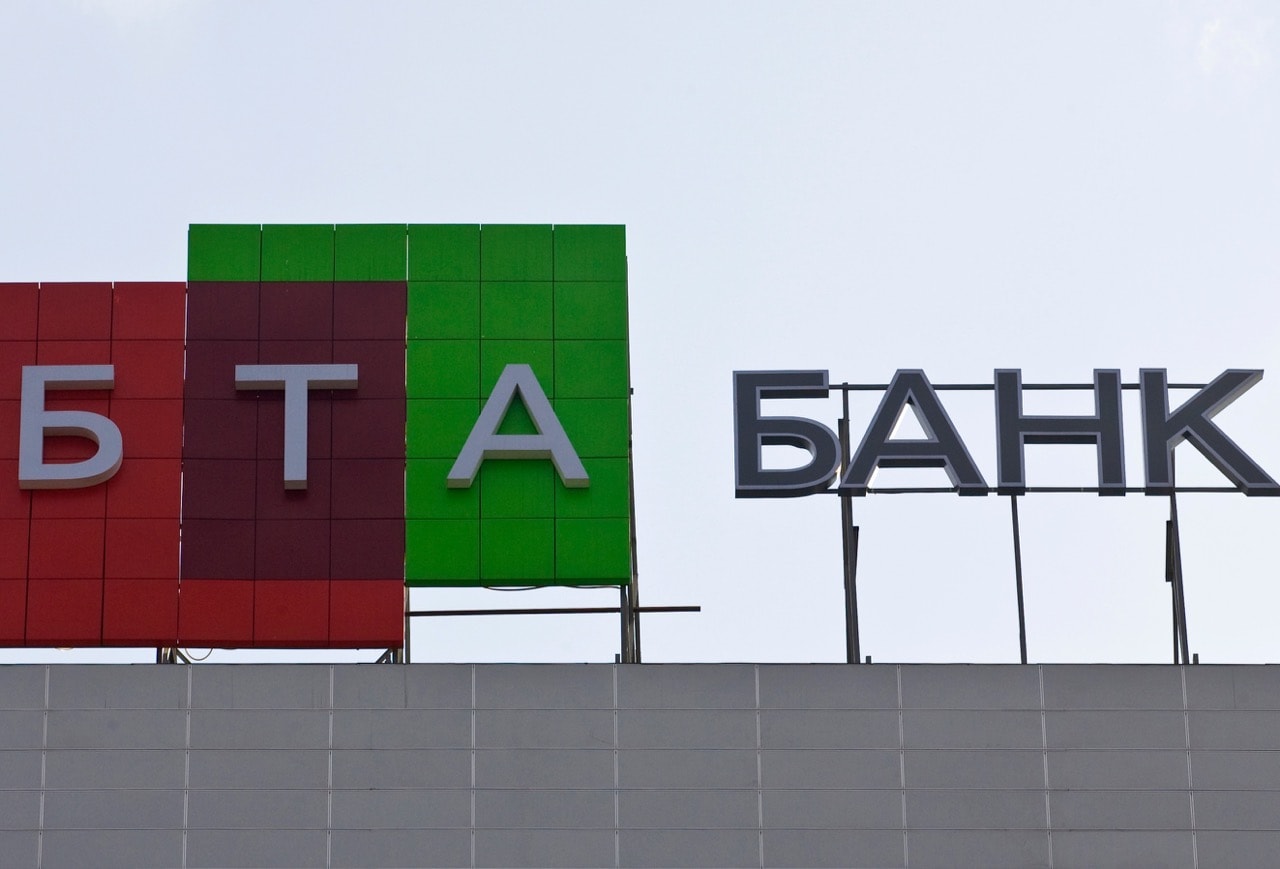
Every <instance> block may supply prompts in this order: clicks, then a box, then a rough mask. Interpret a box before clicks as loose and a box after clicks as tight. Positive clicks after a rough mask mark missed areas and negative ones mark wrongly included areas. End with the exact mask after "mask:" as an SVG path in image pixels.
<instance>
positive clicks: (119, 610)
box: [102, 577, 178, 646]
mask: <svg viewBox="0 0 1280 869" xmlns="http://www.w3.org/2000/svg"><path fill="white" fill-rule="evenodd" d="M102 643H103V645H105V646H176V645H178V580H177V578H176V577H175V578H173V579H107V580H104V582H103V593H102Z"/></svg>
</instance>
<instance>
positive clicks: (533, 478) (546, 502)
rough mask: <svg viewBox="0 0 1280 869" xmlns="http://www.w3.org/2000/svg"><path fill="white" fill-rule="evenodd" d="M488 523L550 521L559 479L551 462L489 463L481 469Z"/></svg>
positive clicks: (482, 507) (482, 508)
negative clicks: (490, 521)
mask: <svg viewBox="0 0 1280 869" xmlns="http://www.w3.org/2000/svg"><path fill="white" fill-rule="evenodd" d="M480 482H481V485H482V486H483V491H484V495H483V496H482V497H481V499H480V515H481V516H482V517H484V518H485V519H549V518H551V517H552V516H554V515H555V503H556V501H555V490H556V488H557V487H559V486H560V478H559V476H558V475H557V474H556V469H555V466H554V465H552V464H551V460H550V459H486V460H485V461H484V463H483V464H482V465H481V466H480Z"/></svg>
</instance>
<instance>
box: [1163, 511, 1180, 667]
mask: <svg viewBox="0 0 1280 869" xmlns="http://www.w3.org/2000/svg"><path fill="white" fill-rule="evenodd" d="M1164 581H1165V582H1167V583H1169V603H1170V610H1171V611H1172V613H1173V633H1172V634H1171V636H1172V637H1173V663H1175V664H1176V663H1178V635H1179V633H1180V631H1179V629H1178V587H1177V586H1176V585H1175V584H1174V582H1173V522H1172V521H1171V520H1169V519H1166V520H1164Z"/></svg>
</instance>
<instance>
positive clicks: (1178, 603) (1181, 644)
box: [1169, 482, 1191, 664]
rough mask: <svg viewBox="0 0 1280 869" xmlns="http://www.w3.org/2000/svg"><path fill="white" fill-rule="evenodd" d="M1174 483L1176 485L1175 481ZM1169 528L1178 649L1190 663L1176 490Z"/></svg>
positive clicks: (1170, 510)
mask: <svg viewBox="0 0 1280 869" xmlns="http://www.w3.org/2000/svg"><path fill="white" fill-rule="evenodd" d="M1174 485H1175V486H1176V485H1177V484H1176V482H1175V484H1174ZM1169 528H1170V535H1169V536H1170V538H1171V540H1172V543H1173V552H1172V556H1173V601H1174V604H1173V605H1174V609H1175V615H1176V616H1177V620H1178V650H1179V652H1181V654H1182V663H1184V664H1190V663H1191V653H1190V644H1189V643H1188V642H1187V592H1186V587H1185V586H1184V585H1183V583H1182V537H1181V534H1180V533H1179V530H1178V495H1177V493H1176V490H1175V491H1170V492H1169ZM1175 663H1176V662H1175Z"/></svg>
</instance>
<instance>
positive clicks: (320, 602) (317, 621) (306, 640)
mask: <svg viewBox="0 0 1280 869" xmlns="http://www.w3.org/2000/svg"><path fill="white" fill-rule="evenodd" d="M253 644H254V646H256V647H258V648H289V647H297V646H327V645H328V644H329V581H328V580H327V579H284V580H279V579H260V580H258V581H257V582H255V583H254V593H253Z"/></svg>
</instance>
